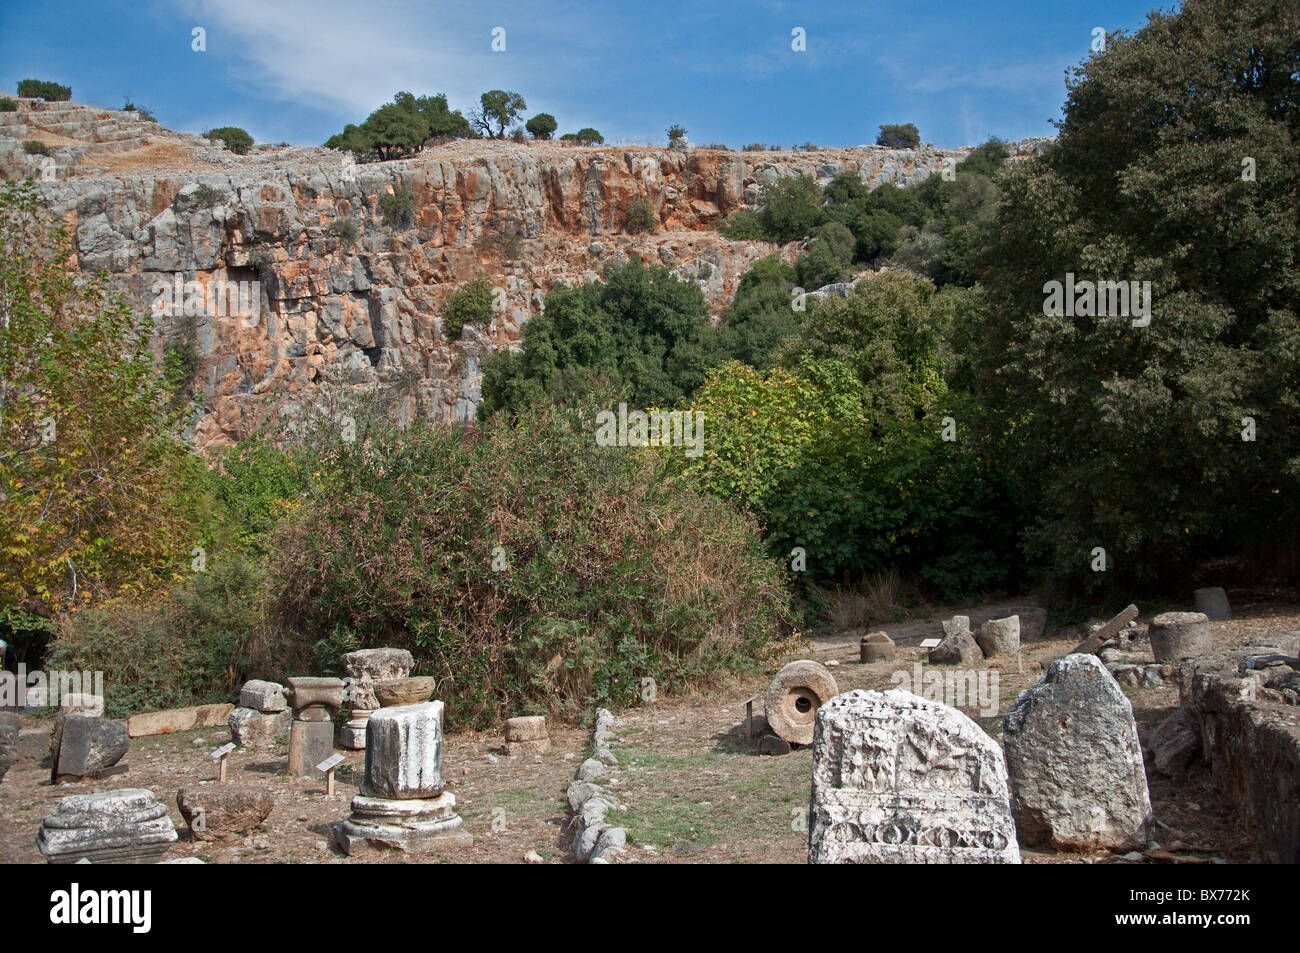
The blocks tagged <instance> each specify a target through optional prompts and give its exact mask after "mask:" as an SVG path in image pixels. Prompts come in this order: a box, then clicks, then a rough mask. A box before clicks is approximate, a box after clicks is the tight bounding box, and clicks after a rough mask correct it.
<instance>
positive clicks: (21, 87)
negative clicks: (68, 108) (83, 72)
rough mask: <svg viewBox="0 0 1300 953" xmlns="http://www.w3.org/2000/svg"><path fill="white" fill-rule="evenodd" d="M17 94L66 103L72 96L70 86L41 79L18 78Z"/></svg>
mask: <svg viewBox="0 0 1300 953" xmlns="http://www.w3.org/2000/svg"><path fill="white" fill-rule="evenodd" d="M18 95H19V96H22V97H23V98H25V99H44V100H45V101H46V102H51V103H66V102H67V101H68V100H70V99H71V98H72V87H71V86H60V85H59V84H58V83H51V82H50V81H48V80H43V79H20V80H19V81H18Z"/></svg>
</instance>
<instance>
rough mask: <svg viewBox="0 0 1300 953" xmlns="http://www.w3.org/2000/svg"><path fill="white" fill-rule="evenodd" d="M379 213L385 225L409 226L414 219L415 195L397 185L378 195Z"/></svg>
mask: <svg viewBox="0 0 1300 953" xmlns="http://www.w3.org/2000/svg"><path fill="white" fill-rule="evenodd" d="M379 214H380V215H382V216H383V218H384V224H386V225H393V226H397V227H401V228H406V227H409V226H410V225H411V224H412V223H413V222H414V221H415V196H414V195H412V194H411V193H410V192H409V191H407V190H406V189H404V188H402V187H401V186H398V187H397V188H395V189H394V190H393V191H391V192H388V193H385V194H384V195H383V196H381V197H380V199H379Z"/></svg>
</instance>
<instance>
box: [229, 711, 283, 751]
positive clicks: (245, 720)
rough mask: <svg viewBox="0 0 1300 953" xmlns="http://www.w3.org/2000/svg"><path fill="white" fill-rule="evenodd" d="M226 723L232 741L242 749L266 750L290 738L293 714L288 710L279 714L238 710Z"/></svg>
mask: <svg viewBox="0 0 1300 953" xmlns="http://www.w3.org/2000/svg"><path fill="white" fill-rule="evenodd" d="M226 723H227V724H228V725H229V726H230V738H231V740H232V741H234V742H235V744H237V745H239V746H240V747H241V748H266V747H270V746H271V745H274V744H277V743H278V742H281V741H283V740H284V739H286V738H288V737H289V729H290V726H291V725H292V724H293V713H292V712H291V711H289V709H287V708H286V709H284V710H283V711H278V712H261V711H256V710H254V709H252V708H236V709H235V710H234V711H232V712H231V713H230V717H229V718H228V719H227V722H226Z"/></svg>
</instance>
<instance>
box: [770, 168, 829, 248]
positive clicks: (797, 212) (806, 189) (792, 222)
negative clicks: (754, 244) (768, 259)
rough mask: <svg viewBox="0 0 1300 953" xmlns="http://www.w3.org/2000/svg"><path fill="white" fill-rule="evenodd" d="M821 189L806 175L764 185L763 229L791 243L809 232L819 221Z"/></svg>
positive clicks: (793, 176)
mask: <svg viewBox="0 0 1300 953" xmlns="http://www.w3.org/2000/svg"><path fill="white" fill-rule="evenodd" d="M821 202H822V190H821V188H820V187H819V186H818V185H817V182H816V181H815V180H813V179H811V178H809V177H808V176H806V175H791V176H786V177H784V178H781V179H777V180H776V181H775V182H770V183H768V184H766V185H764V186H763V211H762V218H763V230H764V231H765V232H766V233H767V235H768V237H769V239H770V240H772V241H778V242H792V241H795V240H797V239H800V238H804V237H806V236H808V235H811V234H812V230H813V229H814V228H815V227H816V226H817V224H818V222H819V221H820V220H821Z"/></svg>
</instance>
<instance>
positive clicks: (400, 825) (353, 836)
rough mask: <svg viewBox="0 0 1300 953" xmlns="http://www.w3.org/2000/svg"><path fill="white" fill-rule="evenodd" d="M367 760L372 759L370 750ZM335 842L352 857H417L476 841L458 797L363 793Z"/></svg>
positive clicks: (336, 832)
mask: <svg viewBox="0 0 1300 953" xmlns="http://www.w3.org/2000/svg"><path fill="white" fill-rule="evenodd" d="M381 710H382V709H381ZM371 723H372V724H373V718H372V721H371ZM368 740H370V739H368ZM366 758H367V760H369V758H370V749H369V748H367V749H366ZM334 842H335V843H336V844H338V846H339V847H340V849H342V851H343V852H344V853H345V854H349V855H352V854H356V853H359V852H362V851H365V850H376V851H383V850H399V851H403V852H407V853H412V854H415V853H420V852H423V851H426V850H429V849H431V848H439V847H460V846H468V845H469V844H472V843H473V842H474V838H473V837H472V836H471V835H470V833H469V832H468V831H466V830H465V829H464V825H463V822H462V821H461V818H460V815H459V814H457V813H456V795H454V794H452V793H451V792H450V791H443V792H442V794H440V795H438V796H437V797H434V798H403V799H391V798H380V797H371V796H368V795H364V794H359V795H357V796H356V797H354V798H353V799H352V814H351V816H350V817H349V818H348V819H347V820H345V821H343V822H342V823H340V824H338V825H337V826H335V828H334Z"/></svg>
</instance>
